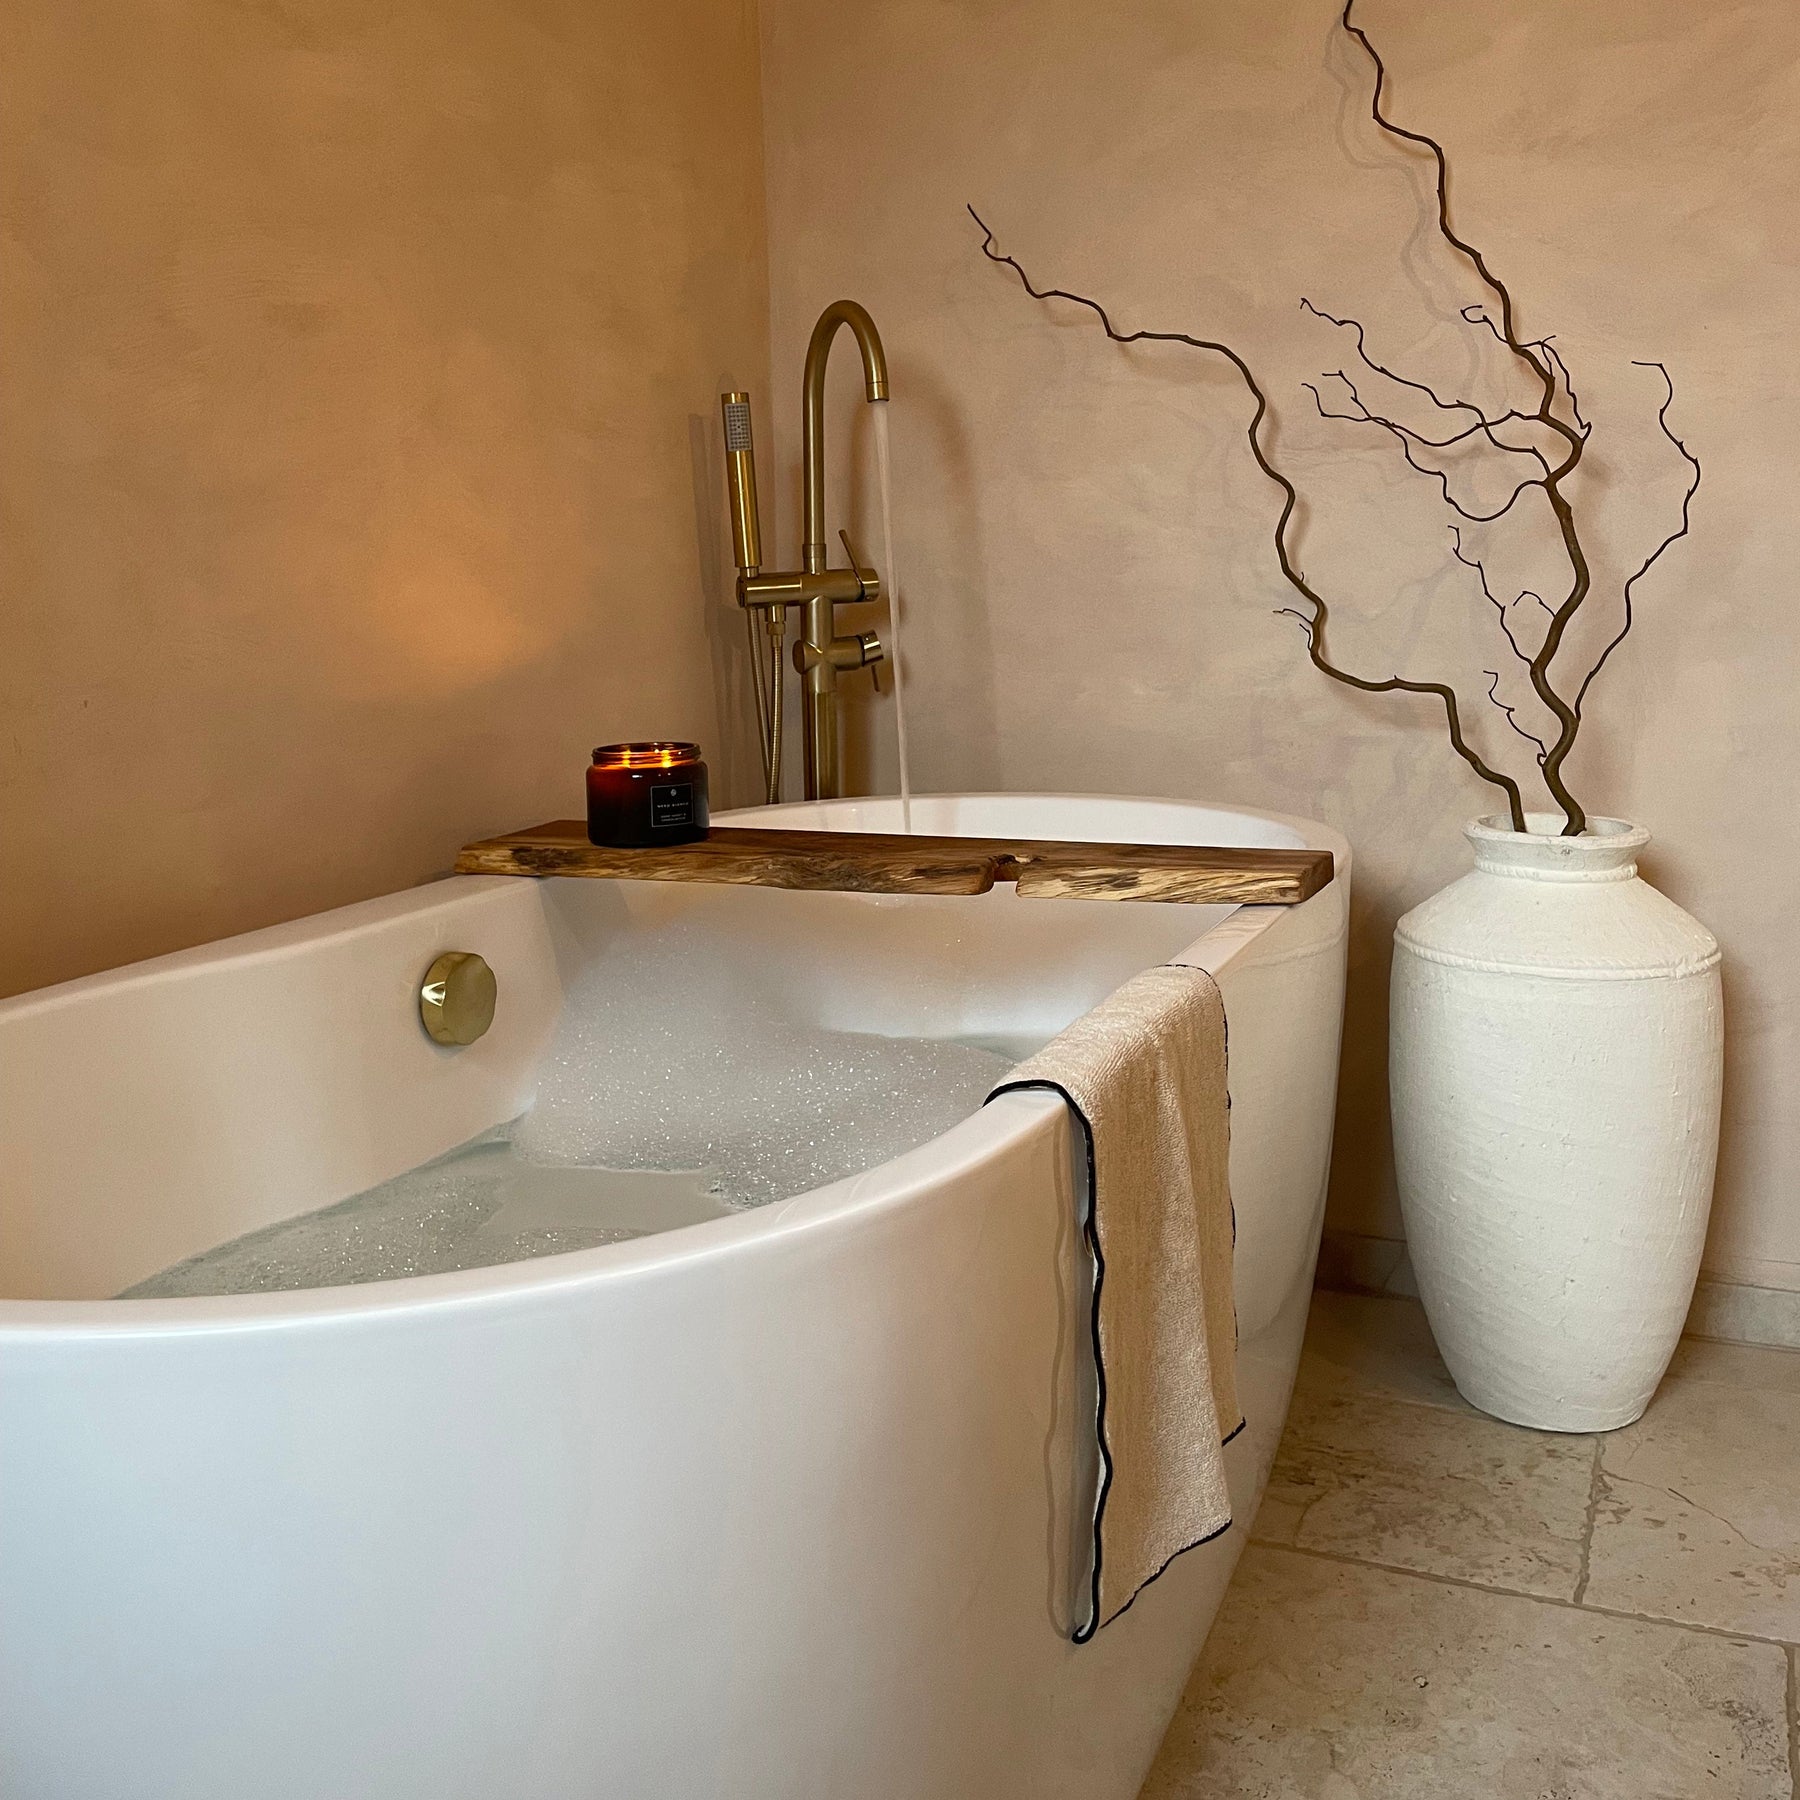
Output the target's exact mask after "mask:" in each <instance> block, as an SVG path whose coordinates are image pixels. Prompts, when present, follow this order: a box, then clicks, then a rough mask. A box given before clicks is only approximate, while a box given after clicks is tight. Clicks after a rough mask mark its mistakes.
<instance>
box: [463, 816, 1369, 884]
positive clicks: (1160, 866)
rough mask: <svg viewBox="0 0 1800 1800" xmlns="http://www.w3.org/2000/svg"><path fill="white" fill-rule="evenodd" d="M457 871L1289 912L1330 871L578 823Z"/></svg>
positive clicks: (1273, 863)
mask: <svg viewBox="0 0 1800 1800" xmlns="http://www.w3.org/2000/svg"><path fill="white" fill-rule="evenodd" d="M456 872H457V874H459V875H540V876H541V875H588V876H594V877H596V878H599V879H602V880H610V881H618V880H625V881H722V882H730V883H734V884H736V885H738V886H742V887H777V888H812V889H823V890H827V891H835V892H839V893H856V894H985V893H986V892H987V891H988V889H989V888H991V887H992V886H993V885H994V883H995V882H996V881H1012V882H1017V883H1018V891H1019V893H1020V895H1021V896H1023V897H1024V898H1026V899H1037V900H1049V899H1058V900H1068V899H1076V900H1184V901H1190V902H1199V903H1205V904H1213V905H1219V904H1225V905H1236V906H1297V905H1298V904H1299V903H1300V902H1301V901H1302V900H1308V899H1310V898H1311V897H1312V896H1313V895H1314V894H1316V893H1318V891H1319V890H1320V889H1321V888H1322V887H1325V886H1326V885H1327V884H1328V883H1329V882H1330V880H1331V878H1332V874H1333V872H1334V871H1333V863H1332V858H1331V852H1330V851H1328V850H1251V849H1241V848H1226V847H1223V846H1211V845H1190V844H1077V843H1057V842H1053V841H1050V840H1047V839H1042V838H990V837H923V836H908V837H903V836H898V835H894V834H889V833H882V832H863V831H770V830H766V829H757V828H755V827H747V826H740V825H719V826H715V827H714V828H713V831H712V833H711V835H710V836H708V837H705V838H702V839H701V840H700V841H699V842H698V843H695V844H675V845H670V846H667V847H663V848H657V849H651V850H614V849H608V848H605V847H602V846H599V845H595V844H590V843H589V842H588V840H587V827H586V826H585V825H584V824H583V823H582V822H581V821H580V820H579V819H557V820H555V821H553V822H552V823H550V824H548V825H534V826H533V827H532V828H531V829H530V830H529V831H514V832H510V833H509V834H508V835H507V836H505V837H497V838H487V839H485V840H483V841H482V842H481V843H478V844H469V845H467V846H466V847H465V848H464V849H463V851H462V854H461V855H460V856H458V857H457V859H456Z"/></svg>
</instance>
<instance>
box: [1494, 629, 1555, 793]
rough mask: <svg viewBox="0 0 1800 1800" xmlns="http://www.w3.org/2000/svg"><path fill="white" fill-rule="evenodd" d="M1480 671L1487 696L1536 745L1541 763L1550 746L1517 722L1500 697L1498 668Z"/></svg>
mask: <svg viewBox="0 0 1800 1800" xmlns="http://www.w3.org/2000/svg"><path fill="white" fill-rule="evenodd" d="M1511 635H1512V634H1511V632H1508V633H1507V636H1508V637H1510V636H1511ZM1481 672H1482V674H1484V675H1485V676H1486V677H1487V678H1488V698H1489V699H1490V700H1491V701H1493V703H1494V704H1495V705H1496V706H1497V707H1499V709H1500V710H1501V711H1502V712H1503V713H1505V714H1506V722H1507V724H1509V725H1510V726H1511V727H1512V728H1513V730H1514V731H1516V732H1517V733H1518V734H1519V736H1520V737H1522V738H1523V739H1524V740H1525V741H1526V743H1528V744H1536V745H1537V759H1538V761H1539V762H1540V763H1541V762H1542V761H1543V760H1544V758H1545V757H1546V756H1548V755H1549V754H1550V746H1549V745H1548V744H1546V743H1545V742H1544V740H1543V739H1542V738H1541V737H1539V736H1538V734H1537V733H1536V732H1535V731H1527V730H1526V729H1525V727H1524V726H1523V725H1521V724H1520V723H1519V720H1518V715H1517V714H1516V713H1515V711H1514V710H1513V708H1512V707H1510V706H1508V705H1507V704H1506V702H1505V701H1504V700H1502V699H1501V698H1500V694H1499V691H1498V690H1499V687H1500V671H1499V670H1498V669H1483V670H1482V671H1481Z"/></svg>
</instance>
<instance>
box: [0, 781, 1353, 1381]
mask: <svg viewBox="0 0 1800 1800" xmlns="http://www.w3.org/2000/svg"><path fill="white" fill-rule="evenodd" d="M913 798H914V800H915V801H929V800H992V801H1001V802H1003V801H1006V800H1021V799H1029V800H1043V801H1070V802H1078V803H1090V802H1091V803H1098V804H1108V803H1111V804H1120V803H1124V804H1133V803H1135V804H1146V803H1148V804H1151V805H1159V806H1174V807H1179V808H1183V809H1186V810H1190V811H1194V812H1210V813H1231V814H1235V815H1237V816H1239V817H1244V818H1252V819H1257V820H1260V821H1262V822H1265V823H1268V824H1273V825H1279V826H1283V827H1285V828H1287V829H1289V830H1291V831H1293V832H1294V833H1295V834H1296V835H1297V836H1298V837H1299V838H1300V840H1301V847H1304V848H1307V849H1317V850H1329V851H1331V852H1332V855H1333V857H1334V859H1335V868H1334V872H1333V879H1332V881H1331V882H1330V883H1328V884H1327V886H1326V887H1325V888H1324V889H1322V890H1321V891H1320V893H1319V894H1317V895H1315V896H1313V898H1312V899H1310V900H1307V901H1303V902H1302V903H1301V904H1300V906H1298V907H1286V906H1237V907H1234V908H1232V910H1231V911H1230V912H1228V913H1227V914H1226V916H1225V917H1224V918H1222V919H1220V920H1218V921H1217V922H1216V923H1215V924H1214V925H1213V926H1212V927H1211V928H1210V929H1209V930H1206V931H1203V932H1202V933H1200V935H1199V936H1198V937H1196V938H1194V939H1193V940H1191V941H1190V942H1189V943H1188V944H1187V945H1186V946H1184V947H1183V948H1182V949H1180V950H1177V951H1175V952H1173V953H1172V955H1171V957H1170V959H1169V960H1171V961H1180V962H1185V963H1190V964H1192V965H1193V966H1195V967H1198V968H1202V969H1205V970H1206V971H1207V972H1208V973H1209V974H1211V975H1213V976H1214V977H1215V978H1216V977H1217V976H1218V975H1219V974H1220V973H1221V972H1222V971H1223V970H1225V969H1226V968H1227V967H1228V966H1229V965H1230V964H1231V963H1232V962H1234V961H1236V960H1237V959H1238V958H1240V957H1241V956H1243V955H1244V954H1245V952H1246V951H1247V950H1248V949H1249V948H1250V947H1251V946H1252V945H1253V944H1255V943H1256V942H1257V941H1258V940H1259V939H1261V938H1262V936H1263V935H1264V934H1265V933H1266V932H1267V931H1268V930H1270V929H1271V928H1272V927H1273V926H1275V925H1276V924H1277V923H1278V922H1279V921H1280V920H1281V919H1282V918H1283V917H1285V916H1286V915H1288V914H1289V913H1291V912H1300V911H1303V910H1305V909H1306V908H1309V907H1312V906H1315V905H1317V904H1318V903H1319V902H1321V901H1324V900H1325V899H1326V898H1327V896H1328V895H1331V894H1333V893H1334V891H1342V890H1343V889H1345V888H1347V885H1348V880H1349V875H1350V865H1351V853H1350V846H1349V844H1348V842H1347V841H1346V840H1345V839H1344V838H1343V837H1342V835H1341V834H1339V833H1338V832H1336V831H1333V830H1332V829H1331V828H1330V827H1329V826H1325V825H1322V824H1320V823H1319V822H1317V821H1316V820H1311V819H1305V818H1302V817H1299V816H1298V815H1295V814H1289V813H1277V812H1272V811H1268V810H1266V809H1263V808H1260V807H1253V806H1239V805H1231V804H1227V803H1223V802H1211V801H1203V800H1191V799H1182V798H1179V797H1176V796H1158V795H1147V794H1090V793H1046V792H1041V791H1037V790H1030V791H1023V792H1009V791H1005V790H991V791H986V792H963V791H960V790H959V791H954V792H948V793H932V794H915V795H914V796H913ZM870 800H873V801H886V802H889V803H891V804H892V805H895V806H898V805H899V801H898V799H897V798H896V797H895V796H892V795H879V794H878V795H856V796H847V797H845V798H844V799H839V800H825V801H789V802H784V803H783V805H782V807H781V808H780V810H781V811H783V812H787V813H789V814H800V815H802V816H804V815H805V814H806V813H815V814H816V812H819V811H823V810H824V809H826V808H829V807H833V806H846V805H855V804H857V803H859V802H866V801H870ZM770 810H773V809H768V808H746V809H739V810H737V811H734V812H723V813H720V814H718V815H716V818H717V819H718V820H719V821H720V822H724V821H725V820H728V819H743V818H748V817H751V816H755V815H760V814H765V813H767V812H768V811H770ZM773 828H774V829H783V828H784V827H783V826H782V825H780V824H776V825H774V826H773ZM795 828H803V827H799V826H798V824H796V827H795ZM518 879H519V878H518V877H516V876H501V875H449V876H444V877H442V878H440V879H437V880H433V881H426V882H422V883H419V884H417V885H415V886H413V887H409V888H402V889H399V890H397V891H396V892H394V893H391V894H384V895H377V896H375V897H373V898H371V899H368V900H362V901H353V902H350V903H349V904H347V905H345V906H342V907H334V908H329V909H327V910H326V911H324V912H322V913H313V914H308V915H306V916H304V917H302V918H299V919H295V920H289V921H284V922H283V923H280V924H276V925H270V926H265V927H262V928H260V929H258V930H254V931H249V932H242V933H238V934H236V935H235V936H232V937H227V938H220V939H215V940H213V941H212V942H209V943H206V944H201V945H196V946H194V947H192V948H189V949H185V950H176V951H171V952H169V953H167V954H166V955H163V956H158V957H150V958H146V959H144V960H142V961H140V962H136V963H129V964H126V965H124V966H122V967H120V968H117V969H107V970H101V971H98V972H96V973H94V974H91V975H83V976H77V977H75V978H74V979H72V980H70V981H66V982H59V983H57V984H55V985H53V986H51V987H47V988H40V989H37V990H34V991H32V992H28V993H25V994H21V995H18V996H15V997H13V998H10V999H7V1000H0V1025H3V1024H4V1023H5V1022H6V1021H7V1019H8V1018H20V1017H26V1016H29V1015H30V1014H32V1013H34V1012H37V1011H39V1010H42V1009H47V1008H51V1007H55V1006H60V1005H64V1004H69V1003H72V1002H74V1001H76V1000H79V999H82V998H85V997H86V996H87V995H89V994H91V993H93V992H95V991H97V990H105V989H108V988H114V989H117V988H128V987H136V986H139V985H143V984H146V983H149V982H154V981H159V980H163V979H168V978H170V977H174V976H177V975H179V974H181V973H183V972H186V971H188V970H200V969H204V968H208V967H212V966H216V965H219V964H224V963H239V962H243V961H246V960H253V961H258V962H261V961H274V960H279V959H282V958H285V957H288V956H293V955H298V954H300V953H301V952H302V951H303V950H304V949H306V948H308V947H310V946H311V945H314V944H317V943H321V942H330V941H332V940H333V939H339V938H343V937H348V936H352V935H354V934H355V933H357V932H358V931H360V930H362V929H364V928H365V927H367V926H369V925H372V924H376V923H380V922H382V921H385V920H387V919H390V918H393V917H397V916H402V915H405V914H408V913H414V912H420V911H427V910H431V909H433V908H435V907H437V906H440V905H442V906H450V905H452V904H455V903H456V902H458V901H460V900H462V899H464V898H466V897H468V896H469V895H470V894H472V893H479V892H484V891H488V892H491V891H495V890H497V889H499V888H501V887H502V886H506V887H510V886H512V885H514V884H516V882H517V880H518ZM544 879H546V880H558V879H573V878H570V877H545V878H544ZM953 897H954V896H953ZM903 898H905V899H907V900H909V901H915V902H919V901H923V902H929V901H930V900H932V899H935V898H937V896H934V895H907V896H903ZM1116 904H1129V903H1125V902H1120V903H1116ZM1175 904H1178V903H1175ZM327 921H330V923H326V922H327ZM1342 936H1343V929H1342V927H1340V930H1339V931H1337V932H1334V933H1332V934H1331V935H1330V937H1328V938H1325V939H1321V940H1319V941H1318V942H1317V943H1313V944H1308V945H1305V946H1301V947H1296V949H1294V950H1293V951H1290V952H1287V953H1286V955H1285V956H1283V957H1282V958H1281V960H1286V958H1287V956H1311V955H1317V954H1322V953H1324V952H1327V951H1329V950H1331V949H1333V948H1334V947H1335V946H1336V945H1337V944H1338V942H1339V941H1340V940H1341V938H1342ZM1062 1117H1063V1107H1062V1102H1061V1101H1060V1100H1058V1099H1057V1098H1056V1096H1054V1095H1052V1094H1049V1093H1027V1092H1014V1093H1010V1094H1005V1095H1001V1096H999V1097H998V1098H997V1099H995V1100H993V1101H991V1102H989V1103H987V1104H986V1105H984V1106H982V1107H980V1108H978V1109H977V1110H976V1111H975V1112H974V1113H972V1114H970V1115H969V1117H967V1118H965V1119H962V1120H959V1121H958V1122H957V1123H956V1124H955V1125H953V1126H951V1127H950V1129H949V1130H948V1131H945V1132H941V1133H940V1134H939V1135H938V1136H937V1137H935V1138H931V1139H929V1140H927V1141H926V1142H925V1143H923V1144H919V1145H916V1146H914V1147H913V1148H912V1149H911V1150H908V1151H905V1152H903V1153H902V1154H901V1155H899V1156H896V1157H891V1158H889V1159H888V1160H887V1161H886V1162H882V1163H878V1164H877V1165H876V1166H875V1167H874V1168H872V1169H867V1170H864V1171H863V1172H862V1173H860V1174H857V1175H850V1176H845V1177H844V1178H843V1179H841V1180H839V1181H835V1182H831V1183H828V1184H827V1185H825V1186H823V1187H818V1188H812V1189H809V1190H807V1191H806V1192H805V1193H802V1194H796V1195H794V1196H792V1197H791V1198H789V1199H786V1200H778V1201H772V1202H770V1203H768V1204H766V1205H763V1206H759V1207H754V1208H749V1209H746V1210H745V1211H743V1212H738V1213H734V1214H732V1215H730V1216H728V1217H726V1218H721V1219H707V1220H702V1221H699V1222H696V1223H694V1224H691V1225H683V1226H678V1227H676V1228H674V1229H672V1230H668V1231H661V1232H653V1233H649V1234H646V1235H645V1236H643V1237H640V1238H634V1239H629V1240H627V1241H625V1242H622V1243H617V1244H601V1245H596V1246H595V1247H593V1248H591V1249H587V1250H566V1251H560V1252H558V1253H557V1254H555V1255H552V1256H544V1257H533V1258H527V1259H525V1260H522V1261H519V1262H511V1263H496V1264H490V1265H487V1266H485V1267H481V1268H475V1269H460V1270H455V1271H452V1272H450V1273H447V1274H434V1275H409V1276H401V1277H397V1278H394V1279H390V1280H385V1281H370V1282H359V1283H353V1284H349V1285H344V1286H338V1287H320V1288H290V1289H281V1290H276V1291H272V1292H268V1293H257V1294H202V1295H192V1296H186V1297H182V1298H177V1299H143V1300H125V1299H107V1300H46V1299H34V1300H15V1299H6V1298H0V1349H5V1348H9V1347H13V1348H22V1347H24V1346H26V1345H39V1346H41V1345H44V1344H45V1343H46V1342H47V1341H49V1340H55V1341H56V1342H58V1343H65V1344H66V1343H78V1342H89V1341H99V1340H107V1341H115V1340H120V1339H135V1338H158V1339H163V1338H174V1337H204V1336H209V1335H214V1334H218V1333H229V1332H246V1331H256V1332H266V1331H285V1330H297V1329H305V1328H308V1327H310V1326H312V1325H314V1324H317V1323H321V1322H324V1321H327V1320H343V1319H352V1318H361V1317H369V1318H377V1317H380V1318H389V1317H393V1316H394V1315H396V1314H448V1313H453V1312H456V1311H461V1310H467V1309H469V1308H473V1307H496V1306H499V1307H508V1306H513V1305H520V1304H529V1303H530V1302H532V1301H534V1300H537V1299H540V1298H547V1297H550V1296H552V1295H556V1294H566V1293H568V1292H570V1291H575V1290H580V1289H583V1288H587V1287H596V1288H597V1287H605V1286H610V1285H613V1284H615V1283H618V1282H624V1281H635V1280H643V1279H649V1278H654V1277H656V1276H657V1275H659V1274H663V1273H668V1274H671V1275H672V1274H674V1273H676V1272H678V1271H680V1270H683V1269H686V1268H689V1267H692V1266H694V1265H696V1264H699V1263H703V1262H709V1261H712V1260H714V1259H716V1258H719V1257H723V1256H730V1255H734V1254H741V1253H742V1252H743V1251H744V1250H746V1249H747V1248H750V1247H752V1246H756V1245H760V1244H767V1245H768V1246H769V1247H770V1248H774V1247H775V1246H776V1245H778V1244H782V1243H785V1242H787V1241H789V1240H792V1239H794V1238H797V1237H801V1236H805V1235H808V1234H813V1233H817V1232H820V1231H824V1230H829V1229H832V1228H834V1227H838V1226H845V1227H850V1226H857V1225H869V1224H873V1223H875V1222H877V1221H878V1220H879V1218H880V1217H881V1216H882V1215H883V1214H884V1213H887V1212H890V1211H894V1210H897V1209H898V1208H900V1207H902V1206H904V1205H906V1204H907V1203H908V1202H910V1201H911V1200H913V1199H914V1198H915V1197H917V1196H918V1195H919V1194H920V1193H922V1192H924V1191H926V1190H927V1189H929V1188H935V1187H937V1186H939V1185H940V1184H942V1183H944V1182H946V1181H951V1180H954V1179H955V1178H956V1177H957V1176H959V1175H962V1174H965V1173H968V1172H971V1171H974V1170H976V1169H979V1168H980V1167H982V1166H983V1165H984V1164H985V1163H987V1162H988V1161H990V1160H992V1159H994V1158H997V1157H1001V1156H1004V1155H1007V1154H1009V1153H1010V1152H1012V1151H1013V1150H1015V1149H1016V1148H1018V1147H1019V1146H1020V1145H1021V1144H1022V1143H1023V1142H1024V1141H1025V1140H1026V1139H1027V1138H1028V1137H1030V1136H1031V1135H1032V1134H1033V1133H1034V1132H1037V1131H1040V1130H1042V1129H1044V1128H1045V1127H1046V1125H1050V1124H1053V1123H1054V1122H1055V1121H1057V1120H1059V1119H1061V1118H1062Z"/></svg>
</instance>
